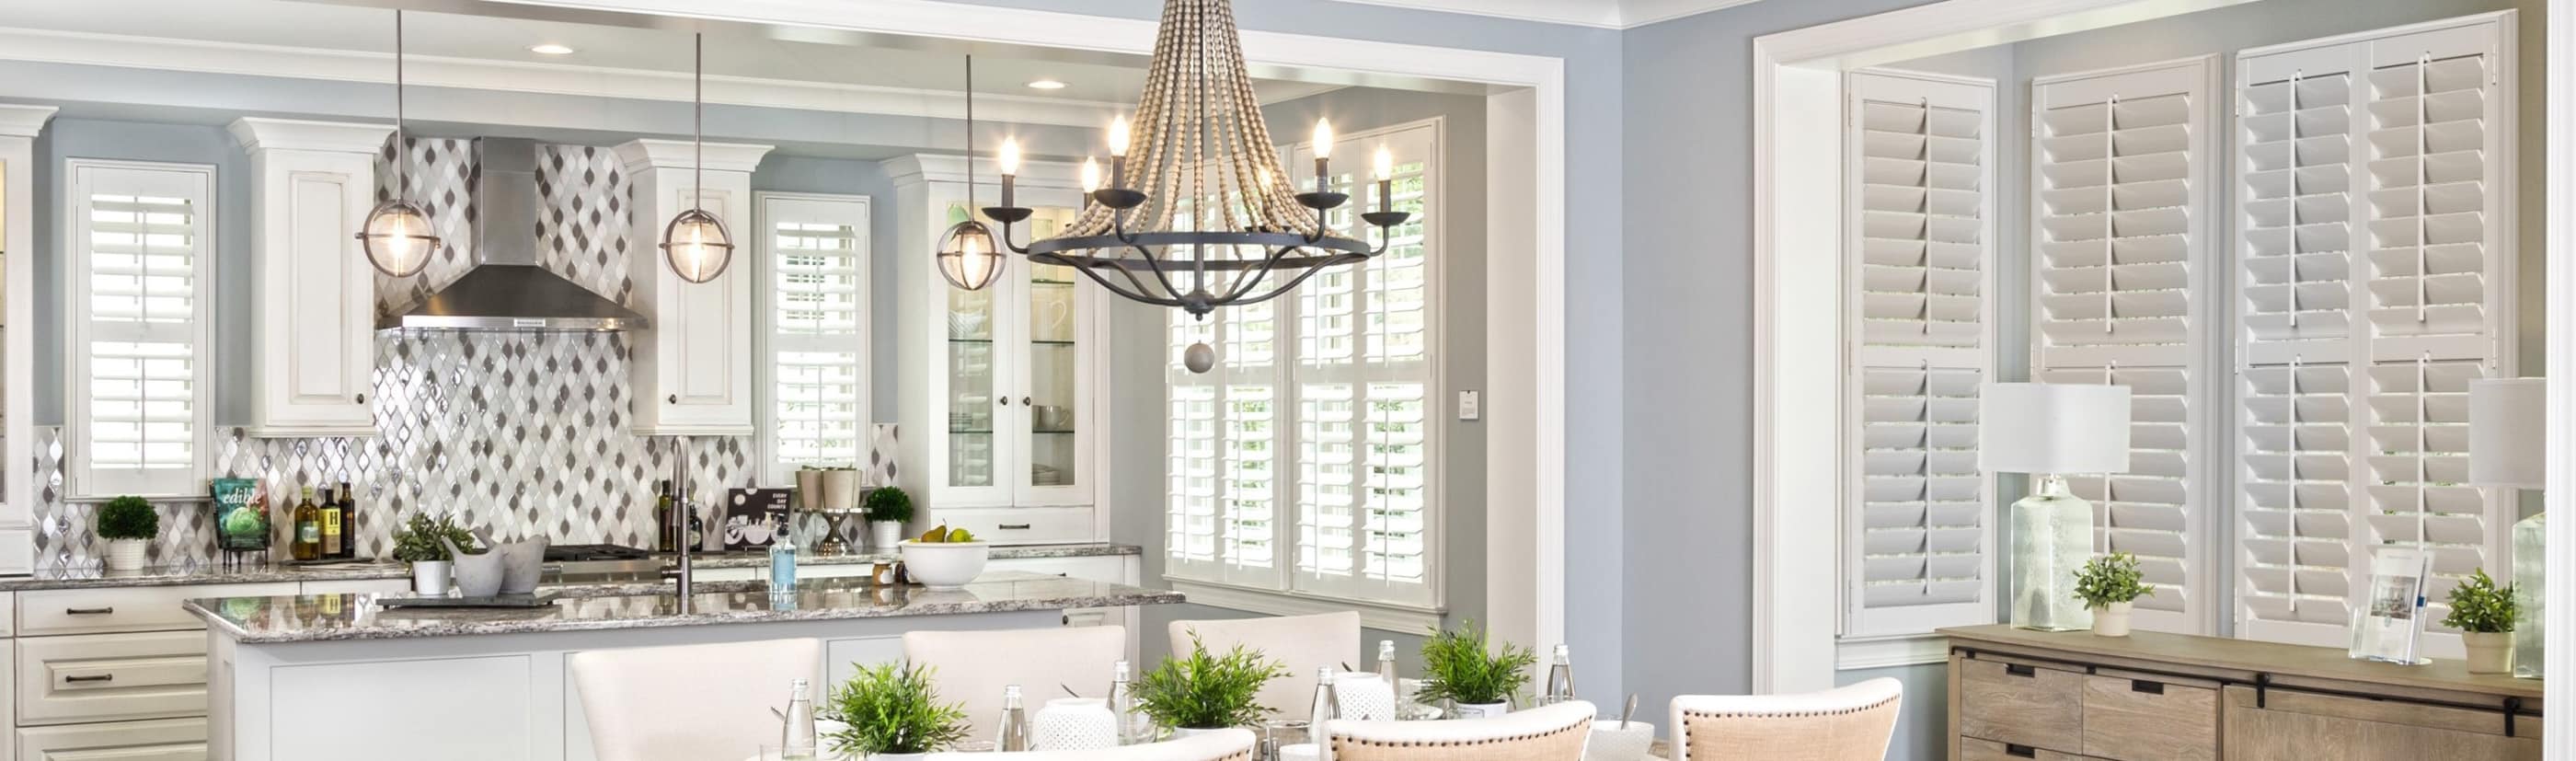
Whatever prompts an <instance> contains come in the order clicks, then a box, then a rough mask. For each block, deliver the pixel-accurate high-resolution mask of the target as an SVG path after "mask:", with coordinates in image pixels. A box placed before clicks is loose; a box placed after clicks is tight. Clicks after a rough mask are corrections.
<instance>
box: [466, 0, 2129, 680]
mask: <svg viewBox="0 0 2576 761" xmlns="http://www.w3.org/2000/svg"><path fill="white" fill-rule="evenodd" d="M499 1H501V2H508V3H511V4H517V5H531V6H546V7H557V8H579V9H585V10H594V11H601V12H609V13H626V14H633V13H642V14H651V15H659V16H675V17H686V18H701V19H716V20H724V21H739V22H749V23H760V24H782V25H792V26H805V27H823V28H833V29H844V30H851V31H861V32H878V33H885V34H897V35H906V36H915V37H930V38H940V39H962V40H970V41H975V42H995V43H1009V44H1022V45H1034V46H1043V47H1052V48H1066V49H1076V50H1095V51H1105V52H1113V53H1128V54H1135V55H1147V54H1151V53H1152V52H1153V42H1154V38H1155V35H1154V31H1155V22H1153V21H1149V20H1143V19H1130V18H1112V17H1106V16H1091V15H1083V14H1074V13H1058V12H1050V11H1028V10H1013V9H1005V8H997V7H993V6H985V5H971V4H966V3H959V2H948V1H945V0H499ZM2095 1H2096V2H2099V0H2095ZM2167 1H2170V0H2167ZM960 18H973V19H974V20H975V23H972V24H960V23H958V19H960ZM1243 52H1244V57H1245V59H1246V60H1247V61H1249V62H1252V63H1256V64H1272V65H1281V66H1296V67H1307V68H1316V69H1327V70H1336V71H1350V72H1360V73H1370V74H1386V75H1395V76H1407V77H1427V78H1436V79H1447V80H1454V81H1461V82H1479V83H1484V84H1489V85H1496V86H1497V88H1496V89H1498V90H1499V89H1503V88H1515V89H1516V88H1528V91H1527V92H1525V93H1521V94H1520V97H1523V98H1528V97H1530V96H1531V95H1533V94H1534V95H1535V99H1536V101H1537V103H1536V108H1535V114H1536V119H1535V128H1536V130H1535V133H1536V134H1535V141H1534V142H1535V144H1536V148H1537V150H1536V152H1535V153H1534V154H1526V155H1522V156H1515V157H1514V158H1513V160H1516V161H1523V162H1526V163H1528V164H1529V165H1530V167H1531V172H1532V174H1533V175H1535V177H1534V181H1533V182H1532V183H1531V184H1530V185H1529V186H1528V187H1529V188H1530V190H1531V193H1530V197H1527V198H1503V197H1502V195H1504V194H1492V196H1491V197H1490V198H1489V200H1488V201H1487V204H1488V214H1489V215H1494V214H1496V213H1497V212H1508V213H1515V214H1528V213H1529V212H1533V211H1534V212H1535V214H1534V215H1530V216H1529V219H1530V226H1529V228H1528V233H1527V234H1528V235H1529V239H1530V241H1531V243H1530V245H1529V248H1530V249H1531V251H1530V253H1531V254H1532V256H1531V263H1532V277H1531V279H1530V285H1531V291H1530V293H1528V294H1527V299H1526V301H1525V303H1528V304H1530V305H1532V307H1533V309H1532V312H1533V314H1531V315H1530V317H1529V323H1527V324H1526V325H1525V326H1523V325H1520V324H1519V323H1516V322H1515V321H1507V320H1493V321H1489V325H1488V327H1487V333H1486V340H1487V342H1488V344H1489V345H1509V346H1519V345H1530V346H1533V347H1534V350H1533V351H1530V352H1526V353H1523V352H1509V353H1505V352H1495V353H1494V355H1493V356H1494V357H1496V358H1498V359H1497V361H1494V362H1491V363H1489V367H1488V375H1489V376H1490V377H1494V378H1503V377H1532V378H1535V379H1536V380H1535V381H1534V383H1533V385H1534V387H1535V388H1534V392H1535V393H1534V398H1535V402H1536V403H1535V409H1533V410H1529V411H1528V412H1527V413H1526V414H1528V415H1529V417H1530V420H1531V422H1532V425H1529V426H1526V427H1524V428H1515V429H1510V430H1511V431H1512V432H1513V433H1515V434H1516V433H1518V432H1519V431H1523V430H1525V431H1527V432H1528V433H1527V435H1526V436H1525V437H1524V436H1519V435H1513V436H1511V438H1513V439H1525V440H1518V441H1505V440H1503V439H1504V437H1503V436H1499V435H1497V436H1492V437H1491V438H1489V441H1488V443H1487V446H1488V447H1489V448H1490V449H1492V450H1496V451H1499V450H1502V449H1504V448H1506V447H1514V448H1525V449H1528V450H1529V451H1531V452H1532V453H1533V455H1534V461H1533V462H1532V465H1534V466H1535V467H1534V469H1533V471H1532V472H1531V473H1530V474H1529V475H1528V483H1529V486H1530V489H1529V492H1528V493H1529V494H1530V495H1532V496H1531V497H1530V499H1531V500H1532V502H1533V503H1532V504H1530V505H1528V506H1527V507H1524V508H1517V509H1526V510H1529V511H1531V512H1532V513H1533V514H1534V515H1535V516H1536V520H1535V530H1533V531H1532V532H1530V535H1529V538H1530V540H1531V544H1530V546H1529V551H1530V554H1529V555H1526V556H1514V555H1509V554H1502V553H1489V554H1491V556H1492V557H1495V558H1500V559H1503V560H1505V561H1506V562H1508V563H1512V564H1520V565H1523V566H1525V567H1528V568H1529V569H1530V570H1529V571H1527V572H1526V573H1529V574H1532V575H1534V576H1535V584H1534V585H1533V587H1534V588H1533V589H1531V590H1530V597H1531V605H1532V606H1534V611H1533V613H1534V615H1533V616H1532V618H1533V624H1534V625H1533V627H1532V629H1533V631H1531V632H1529V633H1528V639H1527V640H1526V641H1528V642H1530V643H1532V644H1533V645H1536V646H1541V647H1544V646H1547V645H1552V644H1555V643H1559V642H1563V641H1565V570H1566V559H1565V541H1564V536H1565V490H1566V473H1565V468H1566V446H1565V435H1566V429H1565V398H1566V388H1565V381H1566V365H1565V340H1566V332H1565V319H1566V307H1565V289H1564V283H1565V252H1566V239H1565V236H1566V221H1565V217H1566V213H1565V198H1566V193H1565V182H1566V165H1565V119H1566V113H1565V60H1564V59H1562V58H1555V57H1549V56H1534V55H1521V54H1516V53H1499V52H1492V51H1484V50H1468V49H1463V48H1448V47H1434V46H1429V45H1412V44H1405V43H1395V42H1377V41H1370V40H1351V39H1340V38H1333V37H1318V36H1311V35H1302V34H1286V33H1280V32H1267V31H1259V30H1244V31H1243ZM1514 94H1515V93H1514V92H1512V91H1507V92H1498V93H1495V94H1493V95H1490V96H1488V97H1489V100H1490V99H1493V98H1511V97H1513V96H1514ZM1520 110H1521V111H1522V112H1528V111H1530V110H1531V109H1530V108H1528V107H1527V106H1525V105H1524V106H1522V107H1521V109H1520ZM1514 210H1521V211H1514ZM1495 303H1509V302H1505V301H1502V300H1499V299H1497V300H1496V301H1495ZM1515 326H1519V327H1520V328H1521V329H1513V328H1514V327H1515ZM1507 365H1508V366H1507ZM1442 406H1443V408H1444V409H1445V407H1446V405H1445V404H1444V405H1442ZM1514 412H1516V411H1514V410H1496V411H1495V412H1493V413H1488V415H1487V417H1488V419H1491V418H1493V417H1495V416H1497V415H1509V414H1513V413H1514ZM1501 432H1502V431H1501V430H1497V431H1496V433H1501ZM1508 496H1509V494H1508V492H1505V491H1502V490H1494V491H1493V494H1492V500H1490V501H1493V502H1496V503H1499V502H1500V501H1502V500H1504V499H1506V498H1507V497H1508Z"/></svg>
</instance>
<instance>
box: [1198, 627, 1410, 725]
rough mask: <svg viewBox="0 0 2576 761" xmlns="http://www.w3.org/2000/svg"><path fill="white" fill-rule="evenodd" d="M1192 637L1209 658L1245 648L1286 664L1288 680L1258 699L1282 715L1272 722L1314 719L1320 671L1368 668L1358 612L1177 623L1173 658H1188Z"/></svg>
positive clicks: (1269, 686)
mask: <svg viewBox="0 0 2576 761" xmlns="http://www.w3.org/2000/svg"><path fill="white" fill-rule="evenodd" d="M1193 633H1195V634H1196V635H1197V637H1198V639H1197V641H1199V642H1204V643H1206V644H1207V649H1208V652H1210V653H1215V654H1217V655H1224V654H1225V653H1226V652H1227V651H1229V650H1233V649H1234V646H1236V645H1242V646H1244V647H1245V648H1246V649H1250V650H1259V651H1261V654H1262V656H1263V657H1267V658H1269V659H1271V660H1274V661H1278V662H1280V663H1282V664H1285V665H1287V667H1288V675H1287V676H1284V677H1280V678H1278V679H1272V680H1270V683H1269V684H1266V685H1262V687H1261V694H1260V696H1259V697H1258V698H1256V699H1257V700H1259V701H1260V702H1261V705H1263V706H1265V707H1268V708H1271V709H1274V710H1276V711H1278V713H1275V714H1272V718H1276V719H1280V720H1283V721H1305V720H1307V719H1308V718H1310V716H1311V715H1312V714H1313V712H1314V697H1315V669H1318V668H1326V667H1330V668H1332V669H1333V670H1335V671H1339V670H1341V669H1342V667H1343V666H1344V665H1348V666H1349V667H1351V668H1355V669H1359V668H1368V666H1367V665H1365V664H1362V663H1360V657H1359V656H1360V614H1359V613H1357V612H1355V611H1342V612H1339V613H1323V614H1317V615H1312V616H1278V617H1273V618H1233V619H1215V620H1205V621H1174V622H1172V626H1171V635H1172V657H1175V658H1187V657H1189V655H1190V647H1191V642H1192V640H1191V636H1192V634H1193Z"/></svg>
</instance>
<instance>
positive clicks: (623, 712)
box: [565, 639, 823, 761]
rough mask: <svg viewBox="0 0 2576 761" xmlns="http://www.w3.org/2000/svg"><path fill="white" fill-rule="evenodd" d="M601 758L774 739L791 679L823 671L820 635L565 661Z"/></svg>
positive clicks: (647, 758) (669, 756)
mask: <svg viewBox="0 0 2576 761" xmlns="http://www.w3.org/2000/svg"><path fill="white" fill-rule="evenodd" d="M565 660H566V661H567V662H568V665H569V667H570V669H571V671H572V679H573V684H574V686H575V688H576V689H578V690H579V691H580V693H581V706H582V711H583V712H584V713H586V714H587V715H588V716H589V718H590V742H591V747H592V749H593V751H594V752H595V753H596V754H597V757H598V759H599V761H706V759H711V758H740V757H741V756H742V753H743V750H744V749H746V748H754V747H758V746H759V745H760V744H761V743H764V742H768V743H775V742H778V730H779V724H778V721H779V720H778V717H777V716H775V715H772V714H771V713H770V710H771V709H773V708H777V707H781V706H785V705H786V704H787V692H788V685H789V684H790V683H792V682H794V681H795V680H798V679H806V680H813V679H817V678H819V677H820V676H821V675H822V673H823V641H822V640H819V639H780V640H760V641H753V642H727V643H722V644H713V645H675V646H669V647H638V648H627V649H622V650H590V651H584V652H578V653H573V654H572V655H570V656H568V657H567V658H566V659H565Z"/></svg>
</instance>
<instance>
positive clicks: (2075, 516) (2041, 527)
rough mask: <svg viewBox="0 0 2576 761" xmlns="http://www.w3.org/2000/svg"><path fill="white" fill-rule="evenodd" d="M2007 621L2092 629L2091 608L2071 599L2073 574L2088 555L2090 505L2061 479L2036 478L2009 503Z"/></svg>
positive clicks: (2029, 626) (2031, 625) (2026, 625)
mask: <svg viewBox="0 0 2576 761" xmlns="http://www.w3.org/2000/svg"><path fill="white" fill-rule="evenodd" d="M2012 530H2013V540H2012V541H2013V553H2012V562H2013V586H2012V590H2013V591H2012V595H2013V600H2012V625H2013V626H2014V627H2016V628H2021V629H2038V630H2041V631H2073V630H2077V629H2090V628H2093V611H2091V610H2087V609H2085V607H2084V603H2083V602H2082V601H2080V600H2077V599H2075V572H2076V570H2077V569H2080V568H2083V567H2084V561H2085V560H2086V559H2088V558H2089V557H2090V556H2091V555H2092V554H2093V505H2092V503H2089V502H2085V501H2084V500H2081V499H2077V498H2076V497H2075V493H2074V492H2073V491H2070V490H2068V489H2067V488H2066V479H2065V478H2062V477H2059V476H2040V477H2039V483H2038V485H2037V486H2036V487H2035V488H2033V489H2032V490H2031V493H2030V496H2028V497H2023V498H2021V501H2019V502H2014V503H2013V505H2012Z"/></svg>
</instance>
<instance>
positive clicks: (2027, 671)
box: [2004, 663, 2039, 677]
mask: <svg viewBox="0 0 2576 761" xmlns="http://www.w3.org/2000/svg"><path fill="white" fill-rule="evenodd" d="M2004 675H2005V676H2028V677H2036V676H2039V669H2036V668H2032V667H2029V666H2024V665H2021V664H2018V663H2007V664H2004Z"/></svg>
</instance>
